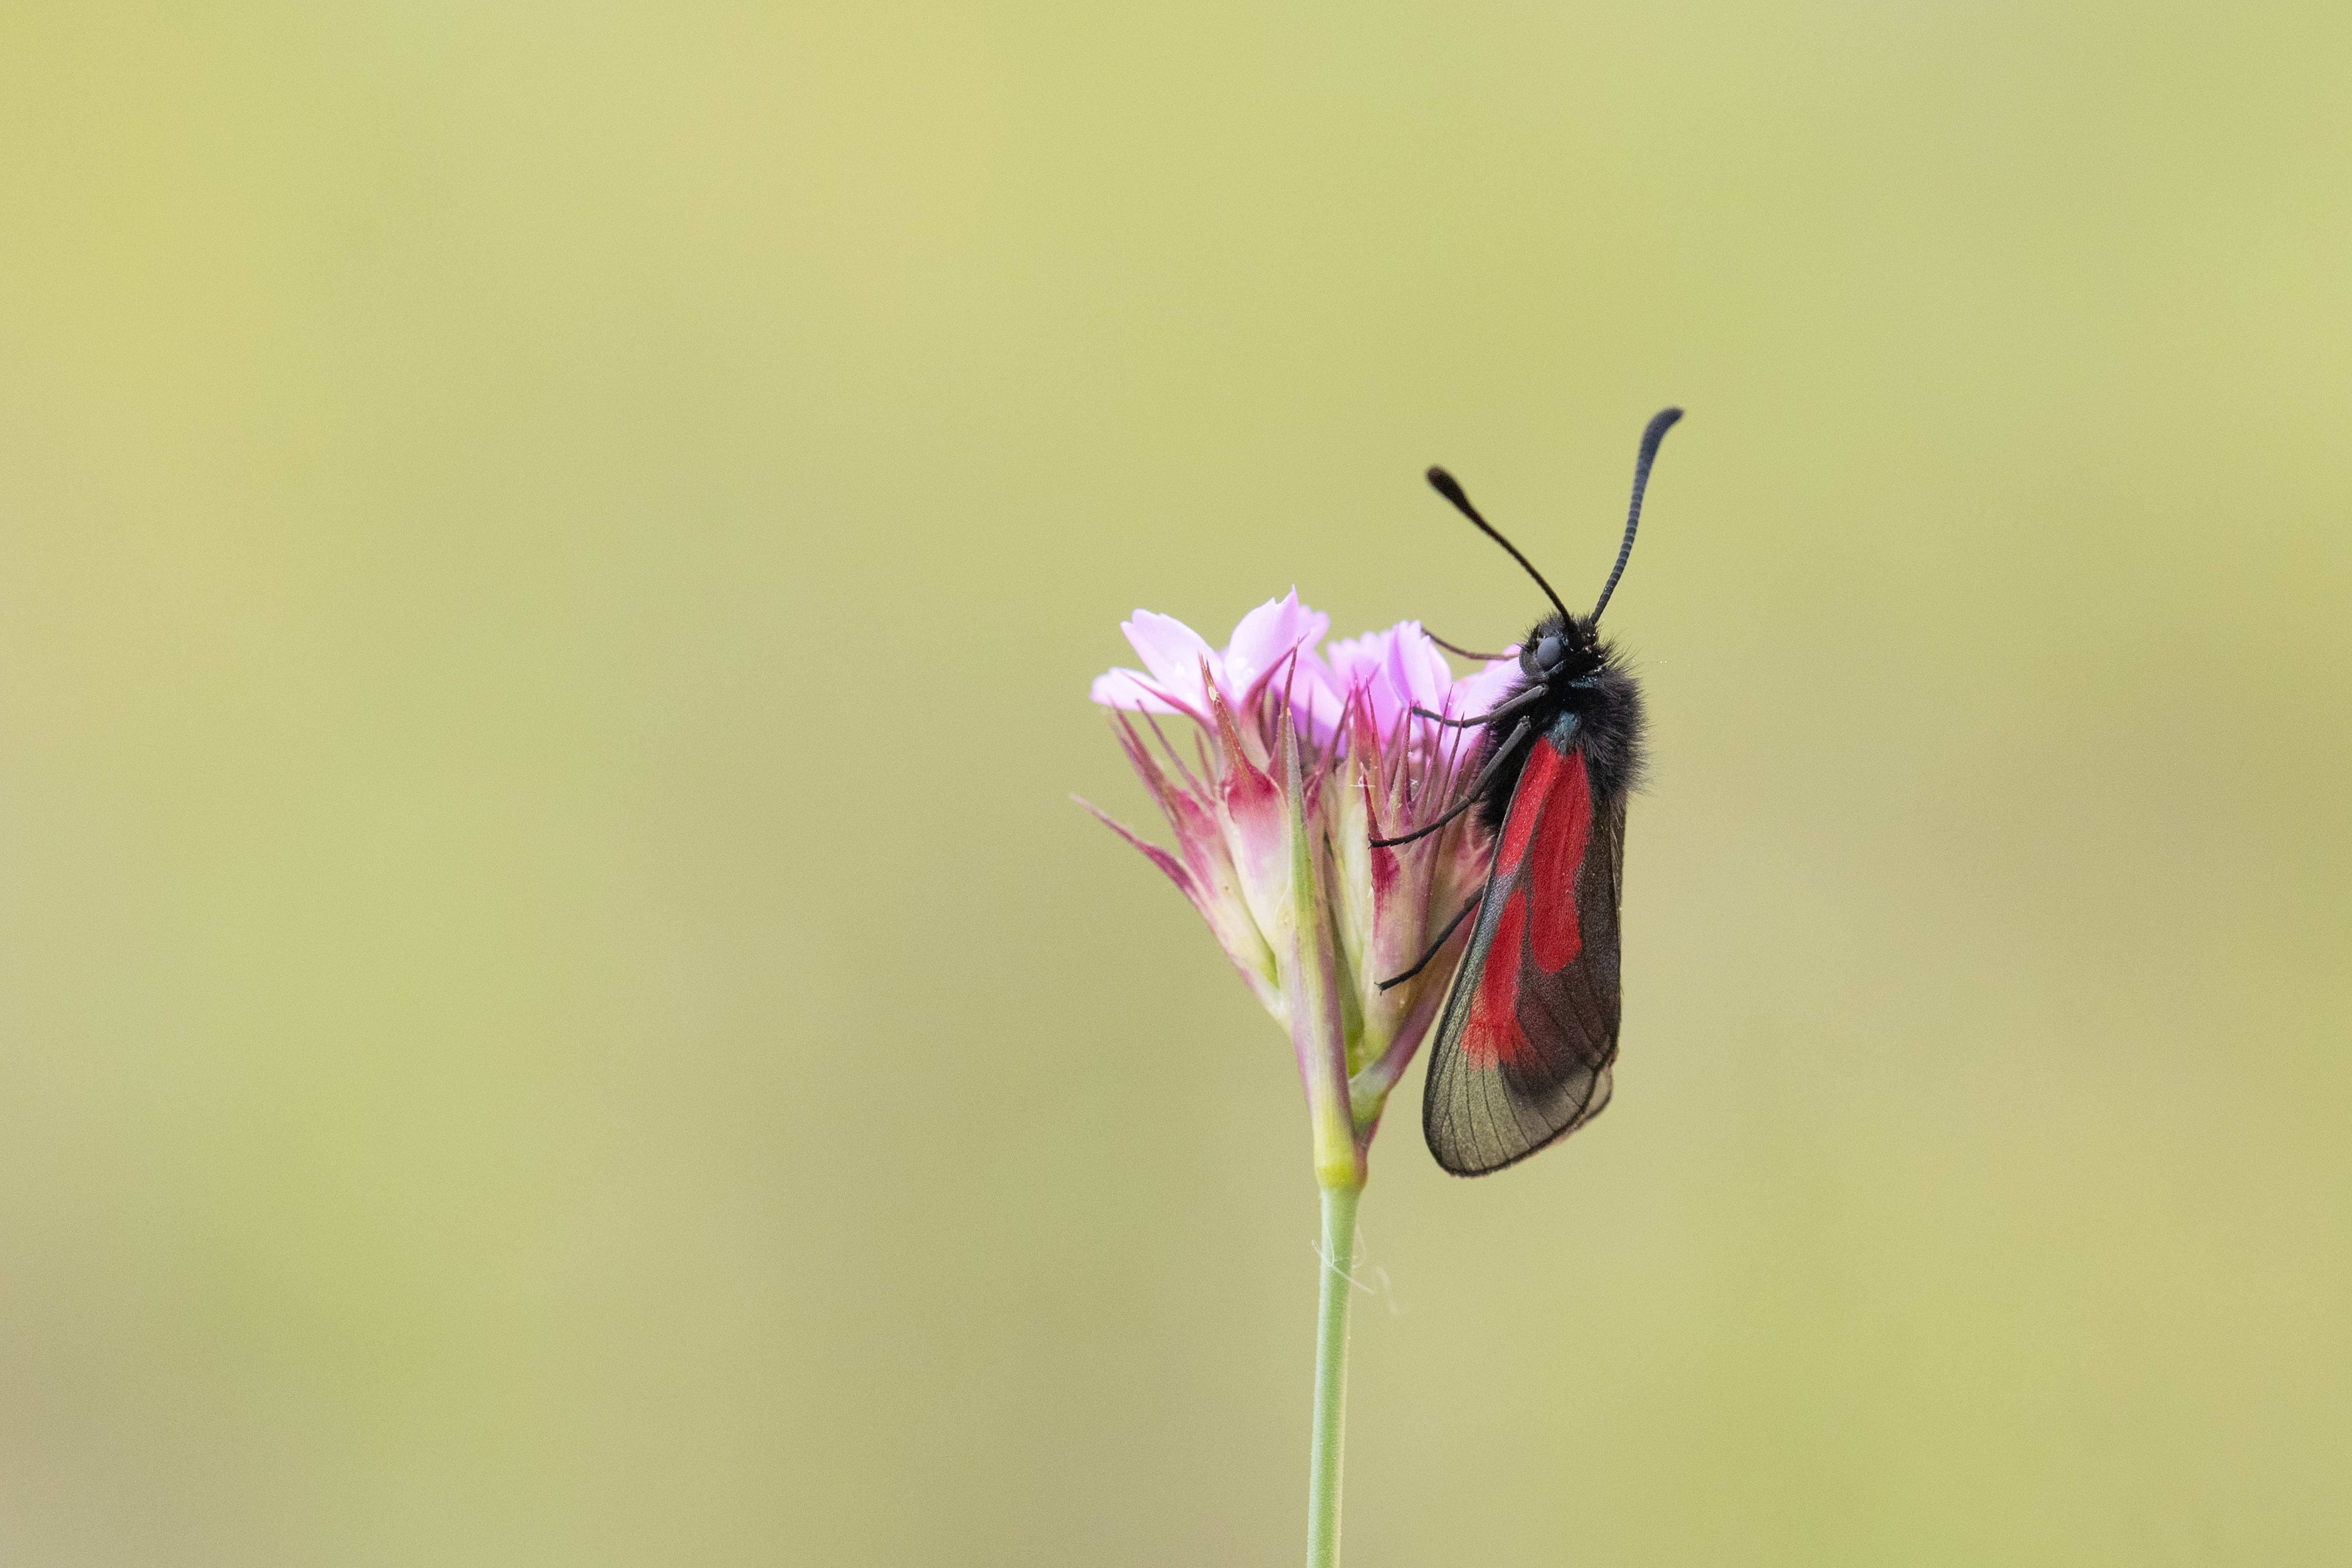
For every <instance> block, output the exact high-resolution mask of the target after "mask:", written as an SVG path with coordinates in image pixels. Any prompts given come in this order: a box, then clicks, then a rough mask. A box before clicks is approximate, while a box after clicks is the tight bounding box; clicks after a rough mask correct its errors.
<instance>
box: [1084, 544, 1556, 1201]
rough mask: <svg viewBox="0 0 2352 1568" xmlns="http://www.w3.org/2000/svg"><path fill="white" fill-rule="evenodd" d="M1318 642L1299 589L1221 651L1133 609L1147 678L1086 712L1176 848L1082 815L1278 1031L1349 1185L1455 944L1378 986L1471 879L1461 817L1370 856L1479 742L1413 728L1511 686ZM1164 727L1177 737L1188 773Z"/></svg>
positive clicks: (1387, 640) (1316, 1124)
mask: <svg viewBox="0 0 2352 1568" xmlns="http://www.w3.org/2000/svg"><path fill="white" fill-rule="evenodd" d="M1329 627H1330V618H1329V617H1328V616H1326V615H1322V614H1319V613H1318V612H1315V611H1312V610H1309V609H1308V608H1307V607H1306V606H1305V605H1303V604H1301V603H1299V602H1298V595H1297V591H1296V590H1293V591H1291V592H1290V593H1288V594H1286V595H1285V596H1284V597H1283V598H1281V599H1279V600H1270V601H1267V602H1266V603H1265V604H1262V605H1260V606H1259V607H1258V608H1257V609H1255V610H1253V611H1251V612H1249V613H1248V614H1247V615H1245V616H1244V617H1243V618H1242V621H1241V623H1240V624H1239V625H1238V626H1236V627H1235V628H1234V634H1233V637H1232V639H1231V640H1230V641H1229V642H1228V643H1226V645H1225V647H1224V648H1223V650H1222V651H1221V650H1217V649H1213V648H1211V647H1210V646H1209V645H1208V643H1207V642H1206V641H1205V640H1203V639H1202V637H1201V636H1200V635H1199V634H1198V633H1196V632H1193V631H1192V629H1191V628H1190V627H1188V626H1186V625H1184V624H1183V623H1182V622H1179V621H1176V620H1174V619H1172V618H1171V617H1169V616H1165V615H1155V614H1153V613H1151V612H1149V611H1143V610H1139V611H1137V612H1135V615H1134V618H1133V619H1132V620H1129V621H1128V622H1126V623H1125V624H1124V626H1123V628H1122V630H1124V631H1125V632H1127V637H1128V641H1129V643H1131V644H1133V646H1134V648H1135V651H1136V653H1137V655H1138V657H1139V658H1140V659H1141V660H1142V662H1143V665H1144V668H1143V669H1141V670H1124V669H1122V670H1112V671H1110V672H1109V673H1108V674H1103V675H1100V676H1097V678H1096V680H1095V683H1094V687H1093V696H1094V700H1095V701H1096V702H1097V703H1100V704H1102V705H1103V706H1106V707H1109V708H1112V709H1114V710H1118V712H1117V719H1116V723H1117V727H1118V737H1119V742H1120V745H1121V746H1122V747H1125V748H1126V751H1127V755H1128V759H1129V762H1131V763H1132V764H1133V765H1134V767H1135V769H1136V772H1137V773H1138V774H1139V775H1140V776H1141V778H1142V779H1143V781H1144V784H1145V787H1146V788H1148V789H1150V791H1151V794H1152V798H1153V799H1154V800H1156V801H1157V802H1158V803H1159V806H1160V811H1161V813H1162V814H1163V815H1164V816H1165V817H1166V818H1167V819H1168V825H1169V827H1170V829H1171V831H1173V833H1174V834H1175V838H1176V848H1175V850H1174V851H1173V852H1171V851H1168V850H1164V849H1161V848H1160V847H1159V846H1157V845H1155V844H1151V843H1149V842H1147V841H1144V840H1143V839H1141V838H1139V837H1138V836H1137V835H1136V834H1135V833H1134V832H1132V831H1129V829H1128V828H1126V827H1124V826H1122V825H1121V824H1119V823H1118V822H1117V821H1113V820H1112V819H1111V818H1109V817H1108V816H1105V815H1103V813H1101V812H1100V811H1097V812H1096V815H1097V816H1100V817H1102V820H1103V821H1105V822H1107V823H1108V824H1109V826H1110V827H1111V828H1112V830H1113V831H1116V832H1118V834H1119V835H1120V836H1121V837H1122V838H1125V839H1126V840H1127V841H1129V843H1131V844H1134V845H1135V846H1136V848H1138V849H1139V850H1141V851H1142V852H1144V853H1145V854H1146V855H1148V856H1150V859H1151V861H1152V862H1153V863H1154V864H1156V865H1158V866H1159V867H1160V870H1161V871H1163V872H1165V873H1167V874H1168V876H1169V878H1170V879H1171V881H1173V882H1174V883H1176V885H1177V886H1178V887H1179V888H1181V890H1182V891H1183V893H1184V895H1185V896H1186V897H1187V898H1189V899H1191V900H1192V905H1193V907H1194V908H1196V909H1198V910H1199V911H1200V912H1201V915H1202V918H1203V919H1204V920H1206V921H1207V922H1208V924H1209V928H1210V930H1211V931H1212V932H1213V934H1214V935H1215V936H1216V938H1217V941H1218V943H1219V945H1220V946H1223V948H1224V950H1225V954H1226V956H1228V957H1229V958H1231V959H1232V960H1233V963H1234V967H1235V968H1236V969H1238V970H1240V971H1241V975H1242V978H1243V979H1244V982H1246V983H1247V984H1248V985H1249V987H1250V988H1251V990H1252V991H1253V992H1254V993H1255V995H1256V996H1257V998H1258V1000H1259V1001H1260V1002H1261V1003H1263V1004H1264V1005H1265V1009H1266V1010H1267V1011H1268V1012H1270V1013H1272V1014H1273V1015H1274V1017H1275V1018H1276V1019H1277V1020H1279V1021H1280V1022H1282V1023H1283V1024H1284V1025H1285V1026H1286V1028H1287V1029H1288V1030H1289V1031H1290V1036H1291V1043H1292V1045H1293V1047H1294V1049H1295V1050H1296V1051H1297V1055H1298V1065H1299V1072H1300V1076H1301V1077H1302V1078H1303V1079H1304V1080H1305V1082H1306V1085H1307V1112H1308V1117H1309V1121H1310V1123H1311V1124H1312V1126H1313V1130H1314V1138H1315V1163H1316V1174H1317V1177H1318V1180H1320V1181H1321V1182H1322V1183H1323V1184H1324V1185H1325V1186H1356V1185H1360V1183H1361V1182H1362V1180H1363V1175H1364V1156H1365V1150H1366V1148H1367V1146H1368V1145H1369V1144H1370V1139H1371V1135H1372V1133H1373V1130H1374V1129H1375V1128H1376V1127H1377V1126H1378V1125H1379V1123H1380V1115H1381V1108H1382V1106H1383V1105H1384V1104H1385V1103H1386V1102H1387V1098H1388V1093H1389V1091H1390V1090H1391V1088H1393V1087H1394V1086H1395V1084H1396V1082H1397V1079H1398V1078H1399V1077H1400V1076H1402V1073H1403V1071H1404V1069H1405V1066H1406V1064H1407V1063H1409V1062H1410V1061H1412V1054H1413V1052H1414V1051H1416V1050H1418V1049H1419V1047H1420V1045H1421V1041H1422V1040H1423V1037H1424V1036H1426V1035H1427V1033H1428V1032H1429V1027H1430V1025H1431V1023H1432V1022H1433V1020H1434V1019H1435V1018H1436V1014H1437V1009H1438V1007H1439V1005H1440V1003H1441V1002H1442V1001H1443V1000H1444V994H1445V988H1446V984H1447V982H1448V981H1449V980H1450V978H1451V977H1452V975H1453V972H1454V959H1455V958H1456V957H1458V955H1459V948H1460V944H1461V941H1462V938H1461V936H1459V935H1455V936H1450V937H1449V938H1448V939H1447V944H1446V949H1445V950H1444V951H1441V952H1440V953H1439V954H1438V955H1437V956H1436V959H1435V960H1434V961H1433V962H1432V963H1430V964H1429V965H1428V966H1427V967H1425V968H1423V970H1422V971H1421V972H1420V973H1419V974H1418V975H1417V976H1415V977H1413V978H1412V979H1409V980H1406V981H1404V982H1402V984H1398V985H1394V986H1391V987H1390V988H1386V989H1383V988H1382V987H1381V982H1382V981H1383V980H1388V979H1391V978H1392V977H1395V976H1398V975H1401V974H1402V973H1403V972H1404V971H1405V970H1407V969H1409V968H1411V967H1412V966H1413V964H1414V963H1415V962H1416V961H1417V960H1419V959H1420V958H1421V957H1422V956H1423V953H1424V951H1425V949H1426V948H1427V947H1428V946H1429V944H1430V943H1431V942H1432V941H1433V939H1434V938H1435V937H1436V936H1437V934H1438V933H1439V932H1440V931H1441V930H1444V927H1445V925H1446V923H1447V922H1448V921H1450V920H1452V919H1453V918H1454V915H1455V914H1456V913H1458V912H1459V911H1460V910H1461V909H1462V907H1463V906H1464V904H1465V902H1466V901H1467V900H1469V899H1470V898H1472V897H1473V896H1474V895H1475V894H1476V892H1477V889H1478V886H1479V883H1480V882H1481V880H1482V879H1483V877H1484V875H1485V872H1486V834H1485V831H1484V830H1483V829H1482V828H1480V827H1478V826H1477V825H1476V824H1475V814H1465V816H1464V817H1462V818H1459V819H1457V820H1456V821H1454V822H1453V823H1451V824H1449V825H1448V826H1447V827H1445V828H1444V829H1443V830H1441V831H1438V832H1435V833H1432V834H1430V835H1429V836H1428V837H1426V838H1423V839H1417V840H1415V841H1412V842H1411V843H1406V844H1398V845H1393V846H1389V847H1383V848H1375V847H1373V845H1372V842H1371V841H1372V840H1373V839H1375V838H1382V837H1388V836H1392V835H1395V834H1398V833H1402V832H1403V831H1406V830H1408V829H1409V828H1411V827H1412V826H1415V825H1417V824H1419V823H1422V822H1424V821H1429V820H1431V819H1432V818H1434V817H1435V816H1437V815H1438V814H1439V813H1440V812H1441V811H1442V810H1444V807H1445V805H1446V804H1447V803H1448V801H1449V800H1450V799H1451V798H1452V797H1453V795H1454V790H1455V789H1458V788H1459V787H1460V785H1461V784H1462V783H1463V782H1464V779H1465V768H1466V765H1467V763H1468V762H1469V760H1470V758H1471V757H1472V756H1473V755H1474V754H1475V750H1476V742H1475V736H1476V733H1477V732H1476V731H1475V730H1470V729H1465V728H1461V727H1448V726H1445V725H1444V724H1442V723H1440V722H1439V721H1438V720H1437V719H1434V718H1431V717H1428V716H1425V715H1424V714H1421V713H1416V712H1415V711H1414V710H1415V709H1416V708H1418V709H1422V710H1425V711H1426V713H1428V714H1436V715H1440V716H1445V717H1460V716H1475V715H1477V714H1480V713H1484V712H1486V709H1487V708H1488V707H1489V706H1492V704H1493V703H1494V702H1496V701H1497V700H1499V699H1500V697H1501V695H1502V693H1503V690H1504V689H1505V688H1506V687H1507V685H1509V682H1510V680H1511V678H1512V676H1513V675H1514V674H1516V673H1517V664H1516V663H1514V662H1513V661H1511V660H1508V659H1505V660H1498V661H1496V662H1495V663H1494V664H1489V665H1487V666H1486V668H1485V669H1483V670H1481V671H1479V672H1477V673H1475V674H1472V675H1469V676H1467V677H1464V678H1462V679H1458V680H1457V679H1456V678H1455V677H1454V674H1453V671H1452V669H1451V667H1450V666H1449V665H1448V664H1446V662H1445V657H1444V654H1443V653H1440V652H1439V651H1438V648H1437V646H1436V644H1435V643H1433V642H1431V641H1430V639H1429V638H1428V636H1427V635H1426V634H1424V633H1423V632H1422V630H1421V627H1420V625H1419V624H1418V623H1417V622H1411V621H1407V622H1400V623H1399V624H1398V625H1396V626H1393V627H1391V628H1390V629H1389V630H1387V631H1384V632H1367V633H1366V634H1364V635H1363V636H1361V637H1355V638H1349V639H1348V640H1346V641H1343V642H1339V643H1331V644H1329V645H1328V647H1324V648H1318V646H1317V644H1318V643H1319V642H1320V641H1321V639H1322V637H1323V634H1324V633H1325V632H1327V631H1328V629H1329ZM1163 715H1170V716H1181V718H1184V719H1189V720H1191V721H1192V735H1191V736H1190V737H1189V738H1190V741H1191V756H1190V758H1189V759H1188V758H1187V757H1186V756H1185V755H1184V754H1183V750H1182V748H1181V747H1180V745H1179V742H1178V741H1177V740H1174V739H1171V737H1170V736H1169V734H1168V731H1167V729H1166V728H1164V727H1162V726H1161V724H1160V717H1159V716H1163ZM1134 716H1140V722H1139V720H1138V718H1137V717H1134ZM1088 810H1094V808H1092V807H1088Z"/></svg>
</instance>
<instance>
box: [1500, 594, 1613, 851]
mask: <svg viewBox="0 0 2352 1568" xmlns="http://www.w3.org/2000/svg"><path fill="white" fill-rule="evenodd" d="M1547 637H1554V638H1559V639H1561V640H1562V641H1563V642H1564V643H1565V651H1566V656H1565V658H1564V659H1563V660H1562V661H1561V662H1560V663H1559V664H1557V665H1555V666H1554V667H1553V669H1552V670H1551V672H1550V673H1549V674H1540V673H1538V669H1537V666H1536V651H1537V649H1538V648H1539V647H1541V646H1542V645H1543V642H1544V639H1545V638H1547ZM1537 688H1543V689H1544V690H1545V695H1543V696H1541V697H1538V699H1537V700H1536V701H1535V702H1534V703H1532V704H1530V705H1529V706H1528V707H1527V708H1525V709H1523V710H1522V712H1524V713H1525V714H1526V716H1528V718H1529V719H1530V720H1532V721H1533V726H1534V730H1535V734H1534V735H1533V736H1531V737H1529V738H1528V741H1527V742H1526V743H1525V744H1523V745H1521V746H1520V747H1518V749H1517V750H1516V751H1515V752H1513V753H1512V754H1511V755H1510V756H1509V757H1508V758H1506V759H1505V760H1504V763H1503V766H1502V768H1500V769H1499V770H1498V771H1497V772H1496V775H1495V778H1494V779H1493V781H1492V782H1490V783H1489V784H1488V785H1487V787H1486V798H1485V799H1483V800H1480V801H1479V802H1478V820H1479V821H1482V822H1484V823H1486V831H1489V832H1492V833H1499V832H1501V831H1503V819H1504V818H1505V817H1506V816H1507V815H1508V814H1509V812H1510V809H1511V791H1512V790H1513V789H1516V788H1517V785H1518V782H1519V769H1520V768H1523V767H1525V766H1526V764H1527V759H1528V752H1529V749H1530V748H1531V747H1533V746H1535V745H1536V744H1538V739H1539V737H1542V736H1544V735H1547V734H1549V733H1550V732H1551V730H1552V727H1554V726H1555V725H1556V724H1558V723H1559V720H1560V719H1561V718H1563V717H1564V716H1568V715H1570V714H1573V715H1575V716H1576V718H1577V721H1578V722H1577V727H1576V740H1575V746H1576V749H1578V750H1579V751H1580V752H1582V753H1583V755H1584V767H1585V771H1586V774H1587V776H1588V777H1589V778H1590V779H1591V782H1592V802H1593V807H1594V809H1595V810H1596V812H1598V811H1600V810H1603V809H1605V808H1606V807H1607V806H1609V805H1611V804H1612V803H1613V802H1614V801H1616V800H1618V799H1620V798H1622V796H1623V794H1624V793H1625V791H1627V790H1629V789H1634V788H1636V787H1637V786H1638V785H1639V784H1640V783H1641V780H1642V723H1643V720H1642V689H1641V687H1640V685H1638V684H1637V683H1636V682H1635V681H1634V679H1633V673H1632V672H1631V671H1629V670H1627V669H1626V668H1625V664H1624V661H1623V660H1622V658H1621V657H1620V656H1619V655H1618V653H1617V650H1616V647H1615V645H1614V644H1612V643H1611V642H1610V641H1609V640H1608V639H1607V638H1605V637H1602V636H1600V635H1598V634H1597V633H1596V632H1594V630H1593V624H1592V622H1591V620H1590V619H1588V618H1582V617H1580V618H1577V619H1574V620H1571V619H1570V618H1568V617H1565V616H1562V615H1559V614H1558V613H1554V614H1551V615H1547V616H1545V617H1544V618H1543V619H1542V620H1541V621H1538V622H1536V624H1535V628H1534V630H1532V631H1530V632H1528V634H1527V637H1526V638H1525V640H1523V641H1522V642H1521V643H1520V644H1519V678H1518V679H1517V681H1515V682H1513V683H1512V685H1511V689H1510V691H1509V693H1508V694H1507V698H1506V700H1508V698H1515V697H1518V696H1521V695H1525V694H1526V693H1527V692H1528V691H1530V690H1534V689H1537ZM1496 706H1501V705H1500V704H1497V705H1496ZM1515 727H1517V716H1513V717H1511V718H1507V719H1504V720H1501V721H1498V722H1496V723H1495V724H1491V725H1488V726H1487V727H1486V736H1485V738H1484V739H1482V740H1481V741H1480V742H1479V745H1478V755H1477V758H1476V762H1475V766H1476V767H1477V768H1484V767H1485V766H1486V763H1487V761H1488V760H1489V759H1490V758H1493V756H1494V754H1495V751H1496V747H1499V746H1501V745H1502V744H1503V741H1504V740H1505V738H1506V737H1508V736H1509V734H1510V732H1511V731H1512V729H1514V728H1515Z"/></svg>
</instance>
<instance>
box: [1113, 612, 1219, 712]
mask: <svg viewBox="0 0 2352 1568" xmlns="http://www.w3.org/2000/svg"><path fill="white" fill-rule="evenodd" d="M1118 629H1119V630H1120V631H1122V632H1126V633H1127V640H1128V642H1129V644H1130V645H1132V646H1133V647H1134V649H1135V653H1136V656H1137V657H1138V658H1139V659H1141V660H1142V661H1143V667H1144V668H1145V669H1147V670H1149V671H1150V672H1151V675H1152V678H1153V680H1154V681H1156V682H1157V683H1158V684H1159V685H1160V689H1161V690H1162V691H1163V692H1165V693H1166V694H1168V695H1169V696H1171V698H1173V699H1175V700H1176V701H1178V702H1180V703H1184V704H1189V705H1190V706H1191V707H1192V708H1205V707H1207V706H1209V705H1208V698H1207V696H1206V695H1205V694H1203V693H1202V690H1201V661H1202V659H1206V660H1208V661H1209V667H1210V669H1211V670H1212V671H1215V670H1218V669H1220V668H1222V666H1223V661H1222V660H1221V659H1220V658H1219V657H1218V656H1217V652H1216V650H1215V649H1213V648H1212V647H1210V646H1209V645H1208V643H1204V642H1202V640H1201V634H1200V633H1199V632H1195V631H1193V630H1192V628H1191V627H1190V626H1187V625H1185V624H1184V622H1181V621H1179V620H1177V619H1176V618H1175V617H1174V616H1173V615H1160V614H1155V613H1154V612H1151V611H1149V610H1139V611H1137V612H1135V615H1134V618H1133V619H1132V620H1129V621H1122V622H1119V628H1118Z"/></svg>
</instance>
